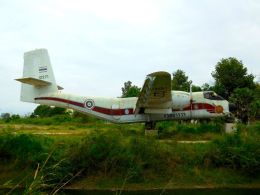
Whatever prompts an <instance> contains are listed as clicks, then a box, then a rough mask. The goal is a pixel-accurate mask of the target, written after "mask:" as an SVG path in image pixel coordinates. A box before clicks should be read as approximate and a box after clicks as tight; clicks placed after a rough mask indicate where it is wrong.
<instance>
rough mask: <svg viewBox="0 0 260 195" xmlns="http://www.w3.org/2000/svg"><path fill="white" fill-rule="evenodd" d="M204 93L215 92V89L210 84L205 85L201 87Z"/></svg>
mask: <svg viewBox="0 0 260 195" xmlns="http://www.w3.org/2000/svg"><path fill="white" fill-rule="evenodd" d="M201 89H202V91H214V87H213V86H210V85H209V84H208V83H204V84H203V85H202V86H201Z"/></svg>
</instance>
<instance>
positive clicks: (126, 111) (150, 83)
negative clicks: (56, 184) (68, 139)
mask: <svg viewBox="0 0 260 195" xmlns="http://www.w3.org/2000/svg"><path fill="white" fill-rule="evenodd" d="M15 80H17V81H20V82H21V83H22V85H21V95H20V100H21V101H23V102H31V103H36V104H42V105H49V106H56V107H62V108H69V109H73V110H76V111H78V112H81V113H84V114H87V115H92V116H94V117H97V118H100V119H104V120H107V121H111V122H113V123H145V129H146V130H151V129H154V128H155V124H156V122H157V121H164V120H188V119H195V120H196V119H209V118H214V117H220V116H226V115H229V114H230V110H229V109H230V105H229V102H228V101H227V100H225V99H223V98H222V97H221V96H219V95H217V94H216V93H215V92H213V91H202V92H192V91H191V89H190V92H185V91H172V90H171V74H170V73H168V72H164V71H159V72H153V73H151V74H148V75H147V77H146V78H145V81H144V84H143V87H142V89H141V92H140V95H139V97H130V98H102V97H94V96H79V95H73V94H69V93H64V92H62V89H63V88H62V87H60V86H59V85H57V84H56V80H55V77H54V73H53V70H52V66H51V62H50V58H49V54H48V51H47V50H46V49H35V50H32V51H28V52H25V53H24V67H23V77H22V78H19V79H15Z"/></svg>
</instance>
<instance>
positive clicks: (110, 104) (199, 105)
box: [35, 91, 229, 123]
mask: <svg viewBox="0 0 260 195" xmlns="http://www.w3.org/2000/svg"><path fill="white" fill-rule="evenodd" d="M136 102H137V98H136V97H131V98H99V97H88V96H77V95H72V94H66V93H61V92H60V91H59V92H57V93H53V94H50V95H48V96H39V97H36V98H35V103H38V104H44V105H50V106H57V107H63V108H69V109H73V110H76V111H79V112H82V113H85V114H87V115H92V116H95V117H98V118H101V119H105V120H108V121H111V122H114V123H136V122H150V121H161V120H185V119H203V118H205V119H206V118H212V117H217V116H223V115H225V114H228V113H229V110H228V101H226V100H210V99H206V98H204V96H203V92H194V93H193V95H192V104H191V101H190V94H189V93H187V92H184V91H172V108H171V110H172V112H170V113H167V114H165V113H162V114H160V113H157V114H148V113H145V111H144V112H143V113H140V112H139V113H138V114H135V113H134V111H135V107H136ZM219 108H222V109H221V110H220V111H219Z"/></svg>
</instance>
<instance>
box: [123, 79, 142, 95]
mask: <svg viewBox="0 0 260 195" xmlns="http://www.w3.org/2000/svg"><path fill="white" fill-rule="evenodd" d="M140 91H141V88H139V87H137V86H136V85H133V86H132V82H131V81H127V82H125V83H124V87H122V96H121V97H122V98H126V97H137V96H138V95H139V94H140Z"/></svg>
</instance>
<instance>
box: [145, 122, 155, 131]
mask: <svg viewBox="0 0 260 195" xmlns="http://www.w3.org/2000/svg"><path fill="white" fill-rule="evenodd" d="M155 125H156V122H154V121H150V122H145V125H144V128H145V130H154V129H155Z"/></svg>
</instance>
